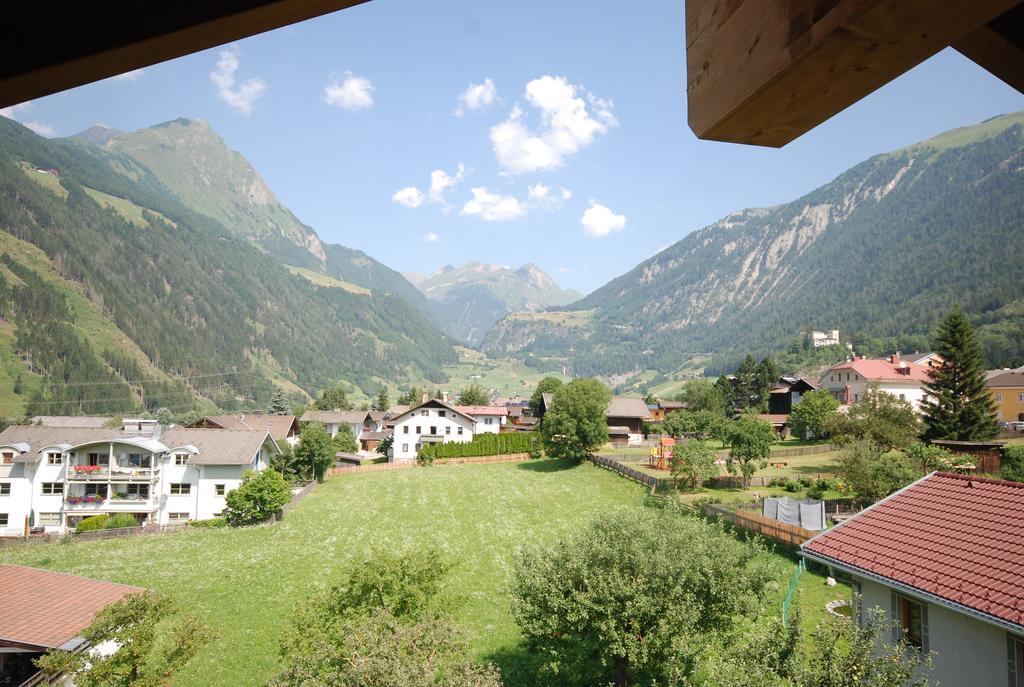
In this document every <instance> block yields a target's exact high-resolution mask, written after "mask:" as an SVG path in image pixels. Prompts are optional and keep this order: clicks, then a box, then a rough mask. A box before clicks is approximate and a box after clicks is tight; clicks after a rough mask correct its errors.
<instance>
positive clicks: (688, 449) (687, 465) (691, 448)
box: [669, 441, 718, 491]
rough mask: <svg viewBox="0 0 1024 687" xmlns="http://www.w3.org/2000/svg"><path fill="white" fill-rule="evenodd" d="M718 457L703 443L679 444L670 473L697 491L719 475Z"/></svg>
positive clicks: (670, 464) (672, 459)
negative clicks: (716, 462) (716, 461)
mask: <svg viewBox="0 0 1024 687" xmlns="http://www.w3.org/2000/svg"><path fill="white" fill-rule="evenodd" d="M717 458H718V455H717V454H716V453H715V452H714V451H713V450H712V449H711V448H709V447H708V446H707V445H705V444H704V443H703V442H701V441H686V442H683V443H677V444H676V445H675V447H674V448H673V450H672V457H671V459H670V460H669V471H670V472H671V473H672V476H673V477H675V478H676V479H680V480H685V481H687V482H689V483H690V489H691V490H692V491H696V490H697V489H698V488H699V487H700V486H701V485H702V484H703V483H704V482H706V481H707V480H709V479H711V478H712V477H715V476H716V475H718V465H716V464H715V460H717Z"/></svg>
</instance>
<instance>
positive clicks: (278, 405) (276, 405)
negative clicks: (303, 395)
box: [267, 389, 288, 415]
mask: <svg viewBox="0 0 1024 687" xmlns="http://www.w3.org/2000/svg"><path fill="white" fill-rule="evenodd" d="M267 412H268V413H270V414H271V415H287V414H288V399H287V398H285V396H284V392H283V391H281V390H280V389H277V390H276V391H274V395H273V396H271V397H270V404H269V405H268V406H267Z"/></svg>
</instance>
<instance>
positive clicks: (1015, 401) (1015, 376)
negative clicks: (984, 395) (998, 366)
mask: <svg viewBox="0 0 1024 687" xmlns="http://www.w3.org/2000/svg"><path fill="white" fill-rule="evenodd" d="M986 384H987V385H988V389H989V391H991V392H992V398H994V399H995V402H996V407H997V408H998V411H997V412H998V416H997V419H998V420H999V421H1000V422H1024V368H1019V369H1016V370H1000V371H999V372H998V373H997V374H994V375H992V376H990V377H989V378H988V381H987V382H986Z"/></svg>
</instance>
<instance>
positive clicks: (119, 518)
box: [103, 513, 139, 530]
mask: <svg viewBox="0 0 1024 687" xmlns="http://www.w3.org/2000/svg"><path fill="white" fill-rule="evenodd" d="M138 526H139V521H138V520H136V519H135V516H134V515H132V514H131V513H118V514H116V515H112V516H111V517H110V519H109V520H107V522H106V524H105V525H103V529H105V530H117V529H121V528H122V527H138Z"/></svg>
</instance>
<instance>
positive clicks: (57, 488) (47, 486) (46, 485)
mask: <svg viewBox="0 0 1024 687" xmlns="http://www.w3.org/2000/svg"><path fill="white" fill-rule="evenodd" d="M41 486H42V488H43V494H45V495H53V494H63V493H64V485H63V484H61V483H60V482H43V483H42V485H41Z"/></svg>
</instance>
